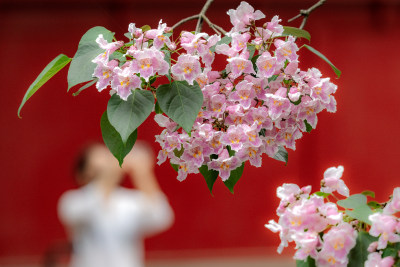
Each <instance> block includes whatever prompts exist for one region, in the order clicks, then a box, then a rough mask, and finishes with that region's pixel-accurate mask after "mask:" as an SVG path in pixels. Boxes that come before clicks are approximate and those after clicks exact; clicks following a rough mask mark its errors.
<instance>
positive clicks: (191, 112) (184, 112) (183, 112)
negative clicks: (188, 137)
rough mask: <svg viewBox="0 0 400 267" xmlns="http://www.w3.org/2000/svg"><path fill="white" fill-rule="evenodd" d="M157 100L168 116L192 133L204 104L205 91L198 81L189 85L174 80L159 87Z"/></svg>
mask: <svg viewBox="0 0 400 267" xmlns="http://www.w3.org/2000/svg"><path fill="white" fill-rule="evenodd" d="M157 101H158V104H159V105H160V107H161V109H162V110H163V111H164V112H165V114H167V116H168V117H170V118H171V119H172V120H173V121H175V122H176V123H178V124H179V125H180V126H181V127H182V128H183V129H184V130H185V131H186V132H187V133H190V131H191V130H192V127H193V124H194V121H195V120H196V118H197V114H198V113H199V111H200V108H201V106H202V104H203V93H202V91H201V89H200V87H199V85H198V84H197V82H195V83H194V85H189V84H188V83H187V82H186V81H174V82H172V83H170V84H163V85H160V86H159V87H158V88H157Z"/></svg>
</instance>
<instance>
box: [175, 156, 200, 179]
mask: <svg viewBox="0 0 400 267" xmlns="http://www.w3.org/2000/svg"><path fill="white" fill-rule="evenodd" d="M171 163H173V164H176V165H178V166H179V167H178V176H177V177H176V178H177V179H178V181H180V182H182V181H183V180H185V179H186V177H187V175H188V174H189V173H199V169H198V168H197V167H195V166H194V165H193V164H191V162H185V161H183V160H178V161H174V160H171Z"/></svg>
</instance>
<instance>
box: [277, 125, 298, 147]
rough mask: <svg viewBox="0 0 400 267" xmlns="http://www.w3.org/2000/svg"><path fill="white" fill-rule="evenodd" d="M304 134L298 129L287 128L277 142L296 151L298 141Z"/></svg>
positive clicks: (279, 134) (281, 132) (278, 136)
mask: <svg viewBox="0 0 400 267" xmlns="http://www.w3.org/2000/svg"><path fill="white" fill-rule="evenodd" d="M302 136H303V134H302V133H301V131H300V130H299V129H298V128H297V127H290V128H285V129H284V130H281V131H279V133H278V135H277V136H276V140H277V141H278V142H279V143H280V144H281V145H284V146H286V147H287V148H290V149H293V150H296V140H297V139H299V138H301V137H302Z"/></svg>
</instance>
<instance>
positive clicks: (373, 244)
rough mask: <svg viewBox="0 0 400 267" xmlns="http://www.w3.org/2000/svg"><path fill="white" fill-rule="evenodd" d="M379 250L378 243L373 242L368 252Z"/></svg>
mask: <svg viewBox="0 0 400 267" xmlns="http://www.w3.org/2000/svg"><path fill="white" fill-rule="evenodd" d="M377 249H378V241H375V242H372V243H371V244H369V246H368V249H367V250H368V252H371V253H372V252H375V251H376V250H377Z"/></svg>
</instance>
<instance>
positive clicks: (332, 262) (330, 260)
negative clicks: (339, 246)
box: [316, 251, 349, 267]
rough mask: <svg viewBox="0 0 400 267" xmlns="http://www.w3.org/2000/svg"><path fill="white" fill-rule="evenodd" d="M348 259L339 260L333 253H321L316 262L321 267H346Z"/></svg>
mask: <svg viewBox="0 0 400 267" xmlns="http://www.w3.org/2000/svg"><path fill="white" fill-rule="evenodd" d="M348 261H349V260H348V259H347V258H346V259H337V258H336V257H335V255H334V253H333V252H332V251H323V252H322V251H321V252H319V253H318V258H317V260H316V263H317V266H319V267H346V266H347V264H348Z"/></svg>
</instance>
